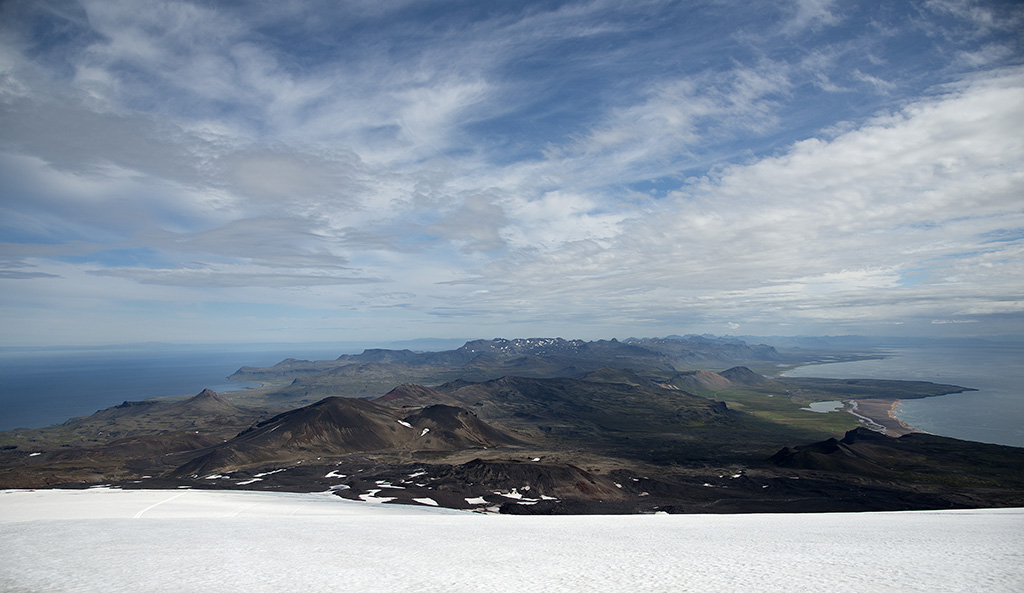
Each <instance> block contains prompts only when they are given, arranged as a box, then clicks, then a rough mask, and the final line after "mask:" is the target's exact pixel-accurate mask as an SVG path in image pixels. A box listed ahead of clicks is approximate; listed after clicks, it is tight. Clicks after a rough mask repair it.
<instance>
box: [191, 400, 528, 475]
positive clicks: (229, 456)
mask: <svg viewBox="0 0 1024 593" xmlns="http://www.w3.org/2000/svg"><path fill="white" fill-rule="evenodd" d="M517 442H518V441H516V439H514V438H512V437H510V436H508V435H506V434H504V433H502V432H501V431H499V430H496V429H494V428H492V427H490V426H488V425H487V424H486V423H484V422H482V421H480V420H479V419H478V418H477V417H476V416H475V415H474V414H472V413H471V412H468V411H466V410H463V409H461V408H456V407H452V406H443V405H433V406H428V407H426V408H424V409H422V410H419V411H417V412H416V413H413V414H409V415H405V414H403V413H401V412H399V411H397V410H394V409H391V408H387V407H384V406H381V405H379V404H376V403H373V402H370V401H366V400H361V399H353V398H342V397H328V398H325V399H323V400H321V401H319V402H317V403H315V404H312V405H310V406H305V407H302V408H299V409H296V410H291V411H289V412H285V413H283V414H279V415H277V416H275V417H273V418H271V419H269V420H266V421H264V422H261V423H259V424H257V425H256V426H254V427H252V428H250V429H249V430H246V431H244V432H242V433H241V434H239V435H238V436H236V437H235V438H233V439H230V440H228V441H227V442H225V443H223V444H221V445H217V446H215V447H213V448H212V449H211V450H210V451H208V452H205V453H203V454H202V455H200V456H198V457H196V458H194V459H192V460H190V461H188V462H187V463H185V464H183V465H182V466H181V467H179V468H178V469H177V470H176V471H175V472H174V474H175V475H178V476H188V475H192V476H197V477H201V476H203V475H206V474H211V473H217V472H230V471H235V470H238V469H240V468H244V467H247V466H250V465H254V464H268V463H288V462H295V461H301V460H302V459H308V458H310V457H318V458H319V457H323V456H342V455H347V454H350V453H355V452H363V451H396V450H398V451H415V450H420V451H422V450H430V451H440V450H446V451H451V450H461V449H467V448H474V447H493V446H501V445H510V444H515V443H517Z"/></svg>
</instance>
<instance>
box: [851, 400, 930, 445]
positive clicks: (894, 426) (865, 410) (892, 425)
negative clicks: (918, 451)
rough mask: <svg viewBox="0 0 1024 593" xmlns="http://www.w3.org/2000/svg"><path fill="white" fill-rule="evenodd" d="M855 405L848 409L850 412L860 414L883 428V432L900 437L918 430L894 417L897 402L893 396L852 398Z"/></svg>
mask: <svg viewBox="0 0 1024 593" xmlns="http://www.w3.org/2000/svg"><path fill="white" fill-rule="evenodd" d="M854 403H855V404H856V406H855V407H854V409H852V410H850V413H851V414H854V415H855V416H860V417H861V418H865V419H867V420H868V421H869V422H873V423H874V424H876V425H877V426H872V428H879V427H881V428H882V429H884V430H885V434H887V435H889V436H893V437H900V436H903V435H905V434H909V433H911V432H918V431H917V430H916V429H915V428H914V427H913V426H910V425H909V424H906V423H905V422H902V421H900V420H899V419H898V418H896V415H895V411H896V405H897V404H898V403H899V400H898V399H895V398H879V399H859V400H854Z"/></svg>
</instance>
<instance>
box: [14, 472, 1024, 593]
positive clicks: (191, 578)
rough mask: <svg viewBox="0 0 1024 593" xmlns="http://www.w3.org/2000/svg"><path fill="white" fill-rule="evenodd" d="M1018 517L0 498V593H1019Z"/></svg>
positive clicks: (178, 497) (193, 497)
mask: <svg viewBox="0 0 1024 593" xmlns="http://www.w3.org/2000/svg"><path fill="white" fill-rule="evenodd" d="M1022 567H1024V509H1002V510H972V511H936V512H906V513H843V514H802V515H641V516H636V515H633V516H569V517H517V516H498V515H481V514H474V513H465V512H459V511H450V510H446V509H438V508H434V507H409V506H394V505H377V504H374V505H370V504H365V503H359V502H352V501H346V500H342V499H339V498H337V497H334V496H331V495H329V494H275V493H265V492H223V491H220V492H209V491H196V490H143V491H118V490H100V489H96V490H84V491H81V490H79V491H4V492H0V590H3V591H40V592H43V591H104V592H111V591H132V592H145V591H175V592H178V591H219V592H232V591H239V592H241V591H245V592H253V591H273V592H275V593H276V592H281V591H303V592H314V591H342V590H343V591H397V590H410V591H412V590H415V591H445V592H446V593H453V592H460V591H474V592H475V591H489V590H490V591H493V590H505V589H508V588H510V587H514V588H516V589H517V590H525V591H591V590H594V589H598V590H614V591H633V590H643V591H787V592H799V591H814V592H823V591H843V592H847V591H868V590H876V591H884V590H893V591H929V592H934V591H986V592H993V591H1024V568H1022Z"/></svg>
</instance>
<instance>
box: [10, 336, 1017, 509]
mask: <svg viewBox="0 0 1024 593" xmlns="http://www.w3.org/2000/svg"><path fill="white" fill-rule="evenodd" d="M788 356H789V355H788V354H786V353H780V352H778V351H776V350H775V349H774V348H772V347H769V346H763V345H755V346H751V345H748V344H747V343H745V342H743V341H740V340H735V339H722V338H713V337H707V336H670V337H667V338H644V339H633V338H631V339H628V340H623V341H621V342H620V341H617V340H607V341H605V340H600V341H595V342H587V341H582V340H564V339H561V338H535V339H515V340H505V339H495V340H474V341H470V342H467V343H465V344H464V345H463V346H461V347H460V348H457V349H454V350H448V351H443V352H414V351H411V350H385V349H373V350H366V351H364V352H363V353H361V354H357V355H344V356H340V357H338V358H337V359H335V360H330V361H303V360H295V359H288V360H285V361H282V362H280V363H278V364H276V365H274V366H272V367H265V368H254V367H243V368H242V369H240V370H239V371H238V373H236V375H237V376H238V378H243V379H247V380H254V379H255V380H263V381H266V382H268V383H274V384H275V385H272V386H269V387H266V388H262V389H256V390H249V391H242V392H235V393H229V394H216V393H213V392H212V391H210V390H204V391H203V392H201V393H199V394H197V395H195V396H192V397H189V398H177V399H156V400H145V401H140V402H124V403H122V404H120V405H117V406H113V407H111V408H107V409H105V410H100V411H98V412H96V413H95V414H93V415H91V416H87V417H82V418H74V419H71V420H69V421H67V422H65V423H63V424H61V425H57V426H53V427H49V428H45V429H33V430H27V431H12V432H8V433H0V487H45V486H62V487H84V486H87V485H93V484H100V483H103V484H111V483H113V484H116V485H118V486H120V487H124V488H178V487H182V486H187V487H192V488H245V489H270V490H297V491H324V490H328V489H329V490H332V491H334V492H335V493H336V494H338V495H339V496H343V497H347V498H351V499H353V500H364V501H368V502H390V503H396V504H398V503H401V504H428V503H427V502H424V501H430V502H429V504H437V505H441V506H448V507H451V508H461V509H472V510H478V511H480V510H489V511H500V512H505V513H550V514H557V513H594V512H597V513H636V512H654V511H666V512H770V511H784V512H792V511H856V510H895V509H925V508H958V507H959V508H966V507H973V506H1020V505H1024V484H1022V482H1021V479H1020V475H1019V468H1020V467H1021V466H1022V465H1024V449H1018V448H1013V447H1000V446H995V445H981V444H978V443H968V442H964V441H957V440H954V439H944V438H941V437H933V436H931V435H920V434H910V435H907V436H903V437H901V438H893V437H890V436H885V435H883V434H880V433H878V432H870V431H866V430H865V429H864V428H857V427H858V425H859V423H860V422H861V421H862V420H860V419H858V417H856V416H854V415H852V414H844V413H841V412H840V413H832V414H827V413H816V412H814V411H813V410H809V408H808V407H807V406H808V404H809V403H810V402H819V401H831V402H832V403H833V404H834V405H838V406H839V408H849V409H850V410H852V411H856V410H857V409H860V410H861V411H862V412H863V409H865V408H866V407H869V406H868V404H870V407H872V409H883V410H884V409H887V407H888V406H889V405H890V403H891V402H892V401H894V399H895V398H914V397H931V396H934V395H940V394H950V393H957V392H960V391H964V390H966V388H964V387H959V386H955V385H940V384H935V383H928V382H922V381H884V380H867V379H855V380H839V379H814V378H799V379H795V378H785V377H772V376H767V375H766V374H765V373H764V372H757V371H756V370H754V369H753V368H751V366H747V364H741V363H743V362H749V363H750V364H751V365H752V366H753V367H754V368H758V365H759V366H760V368H762V369H764V368H768V369H770V368H774V367H775V366H776V365H778V364H784V363H787V362H791V361H792V359H790V358H788ZM702 365H706V367H705V368H701V366H702ZM707 367H710V368H707ZM856 403H861V404H863V405H862V407H861V408H857V407H856V406H855V405H854V404H856ZM862 418H863V417H862ZM892 425H895V426H896V428H900V427H899V426H898V425H896V423H895V421H893V422H892ZM872 426H874V428H876V429H879V430H881V429H882V427H881V426H880V425H877V424H872Z"/></svg>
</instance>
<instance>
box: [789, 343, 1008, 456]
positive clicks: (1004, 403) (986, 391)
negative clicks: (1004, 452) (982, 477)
mask: <svg viewBox="0 0 1024 593" xmlns="http://www.w3.org/2000/svg"><path fill="white" fill-rule="evenodd" d="M879 353H880V354H885V355H886V358H881V359H874V360H860V361H855V362H839V363H830V364H820V365H809V366H803V367H799V368H796V369H793V370H790V371H787V372H786V373H784V374H785V375H786V376H789V377H829V378H837V379H857V378H863V379H904V380H914V381H932V382H935V383H949V384H952V385H959V386H962V387H972V388H974V389H977V390H978V391H969V392H965V393H955V394H951V395H944V396H940V397H930V398H925V399H915V400H901V401H900V403H899V404H898V406H897V408H896V416H897V417H898V418H899V419H900V420H902V421H903V422H905V423H907V424H909V425H911V426H913V427H914V428H916V429H918V430H922V431H924V432H929V433H932V434H937V435H941V436H947V437H953V438H958V439H965V440H970V441H979V442H982V443H995V444H999V445H1011V446H1014V447H1024V346H1022V345H1016V346H1014V345H992V346H984V345H976V346H972V347H963V346H958V347H949V346H934V347H913V348H912V347H899V348H892V349H885V350H879Z"/></svg>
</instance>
